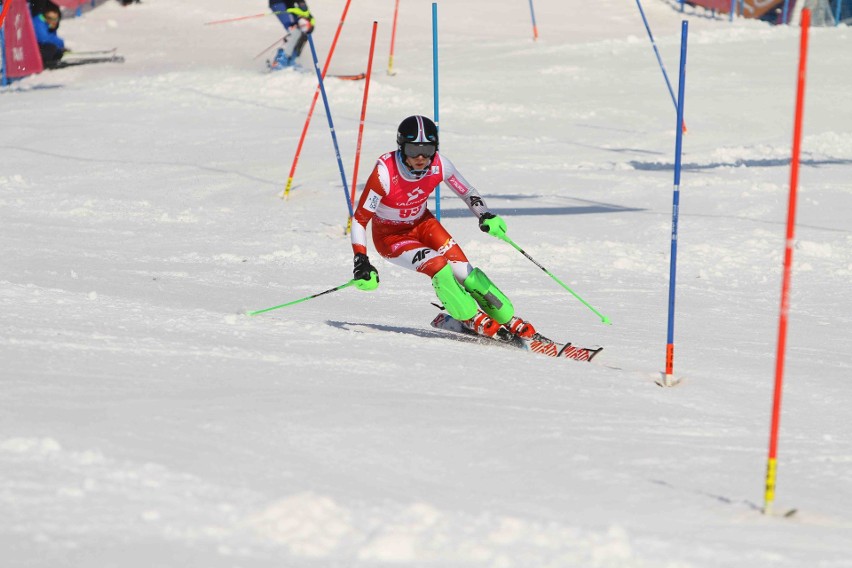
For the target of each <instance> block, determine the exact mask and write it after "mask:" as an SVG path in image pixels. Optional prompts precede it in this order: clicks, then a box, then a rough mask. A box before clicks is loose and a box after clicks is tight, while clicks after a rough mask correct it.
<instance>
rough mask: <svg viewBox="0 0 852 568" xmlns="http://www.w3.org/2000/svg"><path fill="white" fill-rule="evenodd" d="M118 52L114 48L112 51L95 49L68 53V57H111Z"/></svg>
mask: <svg viewBox="0 0 852 568" xmlns="http://www.w3.org/2000/svg"><path fill="white" fill-rule="evenodd" d="M116 51H118V48H117V47H113V48H112V49H95V50H92V51H66V52H65V53H66V55H69V56H74V57H77V56H78V55H85V56H89V55H110V54H115V52H116Z"/></svg>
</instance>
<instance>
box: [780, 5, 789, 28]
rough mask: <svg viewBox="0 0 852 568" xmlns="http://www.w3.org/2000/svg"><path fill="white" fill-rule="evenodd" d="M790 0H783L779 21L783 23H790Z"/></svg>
mask: <svg viewBox="0 0 852 568" xmlns="http://www.w3.org/2000/svg"><path fill="white" fill-rule="evenodd" d="M789 9H790V0H784V9H783V10H781V22H782V23H783V24H784V25H787V24H789V23H790V11H789Z"/></svg>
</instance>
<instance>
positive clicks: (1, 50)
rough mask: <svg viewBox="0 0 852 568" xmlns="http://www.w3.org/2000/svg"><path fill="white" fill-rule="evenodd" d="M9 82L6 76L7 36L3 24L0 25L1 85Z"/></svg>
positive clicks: (3, 85)
mask: <svg viewBox="0 0 852 568" xmlns="http://www.w3.org/2000/svg"><path fill="white" fill-rule="evenodd" d="M8 84H9V80H8V79H7V78H6V38H5V37H4V34H3V26H0V87H5V86H6V85H8Z"/></svg>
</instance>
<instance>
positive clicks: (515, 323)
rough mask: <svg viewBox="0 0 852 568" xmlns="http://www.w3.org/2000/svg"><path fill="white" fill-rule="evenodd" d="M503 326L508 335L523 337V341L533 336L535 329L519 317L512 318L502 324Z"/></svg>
mask: <svg viewBox="0 0 852 568" xmlns="http://www.w3.org/2000/svg"><path fill="white" fill-rule="evenodd" d="M503 326H504V327H505V328H506V329H508V330H509V333H511V334H512V335H517V336H518V337H523V338H524V339H528V338H530V337H532V336H533V335H535V328H534V327H533V325H532V324H531V323H530V322H528V321H524V320H522V319H521V318H519V317H515V316H512V319H510V320H509V321H507V322H506V323H504V324H503Z"/></svg>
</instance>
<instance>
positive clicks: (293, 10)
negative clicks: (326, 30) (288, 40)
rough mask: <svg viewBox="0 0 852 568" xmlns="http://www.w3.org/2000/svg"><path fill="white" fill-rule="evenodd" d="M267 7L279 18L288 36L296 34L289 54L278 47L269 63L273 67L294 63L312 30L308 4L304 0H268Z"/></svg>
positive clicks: (312, 25) (312, 20) (312, 24)
mask: <svg viewBox="0 0 852 568" xmlns="http://www.w3.org/2000/svg"><path fill="white" fill-rule="evenodd" d="M269 9H270V10H272V12H273V13H274V14H275V15H276V16H278V19H279V20H281V25H282V26H284V29H285V30H287V35H288V36H289V35H292V34H295V35H296V38H295V40H294V42H293V49H292V50H291V51H290V54H289V55H288V54H287V52H286V51H285V50H284V48H280V49H279V50H278V52H277V53H276V54H275V59H274V60H273V61H272V64H271V65H272V67H273V68H283V67H290V66H291V65H295V63H296V59H298V57H299V55H301V54H302V49H304V47H305V44H306V43H307V42H308V34H310V33H313V31H314V17H313V16H312V15H311V11H310V9H308V4H307V3H306V2H304V0H269Z"/></svg>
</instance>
